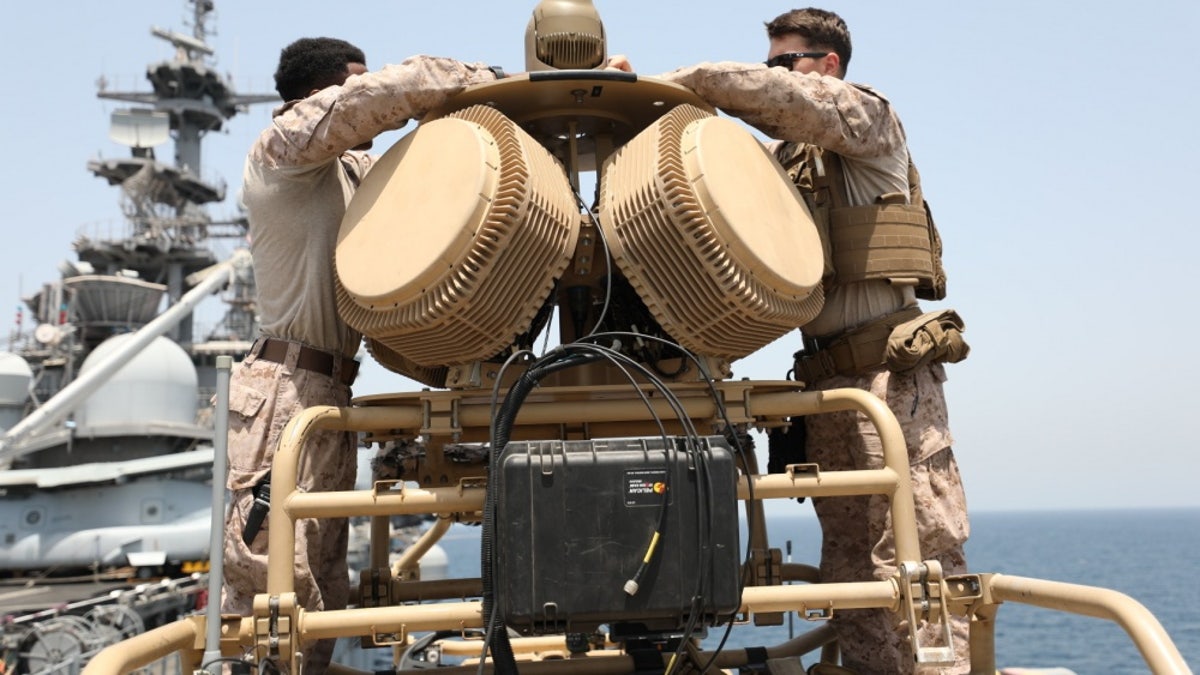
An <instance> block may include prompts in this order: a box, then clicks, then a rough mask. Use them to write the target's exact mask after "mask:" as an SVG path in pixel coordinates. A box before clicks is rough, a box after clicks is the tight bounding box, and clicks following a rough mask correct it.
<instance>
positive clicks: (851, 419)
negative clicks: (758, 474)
mask: <svg viewBox="0 0 1200 675" xmlns="http://www.w3.org/2000/svg"><path fill="white" fill-rule="evenodd" d="M945 379H946V376H945V371H944V369H943V367H942V365H940V364H933V365H929V366H923V367H920V368H917V369H915V370H914V371H911V372H908V373H903V374H898V373H892V372H889V371H887V370H885V369H880V370H877V371H872V372H869V373H866V374H864V375H861V376H834V377H831V378H827V379H825V380H821V381H820V382H817V383H815V385H816V386H813V387H811V389H813V390H824V389H835V388H858V389H865V390H867V391H870V392H871V393H873V394H875V395H876V396H878V397H879V398H880V399H882V400H883V401H884V402H885V403H887V405H888V407H889V408H890V409H891V411H892V413H893V414H895V416H896V418H897V420H898V421H899V422H900V427H901V429H902V430H903V432H904V439H905V442H906V445H907V446H908V458H909V464H910V467H911V476H912V486H913V498H914V500H915V502H916V518H917V535H918V538H919V544H920V548H921V555H922V557H923V558H925V559H926V560H929V559H933V560H937V561H939V562H940V563H941V565H942V570H943V572H944V574H947V575H950V574H962V573H965V572H966V571H967V561H966V556H965V554H964V552H963V544H964V543H965V542H966V540H967V536H968V535H969V534H970V525H969V523H968V521H967V504H966V496H965V494H964V492H963V486H962V479H961V477H960V475H959V472H958V464H957V463H956V462H955V460H954V453H953V451H952V450H951V448H950V446H951V443H952V442H953V439H952V438H951V436H950V428H949V423H948V417H947V412H946V399H945V394H944V392H943V389H942V383H943V382H944V381H945ZM805 428H806V431H807V434H808V436H807V448H808V460H809V461H810V462H815V463H817V464H819V465H820V467H821V469H822V470H826V471H838V470H854V469H880V468H883V466H884V460H883V448H882V445H881V443H880V440H879V434H878V432H877V431H876V430H875V427H874V426H873V425H872V424H871V423H870V421H869V420H868V419H867V417H866V416H865V415H863V414H862V413H858V412H854V411H846V412H836V413H826V414H821V415H811V416H809V417H807V418H805ZM813 507H814V508H815V509H816V512H817V517H818V519H819V520H820V522H821V532H822V545H821V580H822V581H827V582H847V581H873V580H882V579H888V578H891V576H892V575H893V574H895V572H896V560H895V558H896V556H895V538H894V536H893V532H892V518H891V512H890V510H889V504H888V498H887V497H886V496H884V495H866V496H854V497H819V498H815V499H813ZM832 624H833V626H834V629H835V630H836V632H837V635H838V642H839V644H840V646H841V651H842V663H843V665H845V666H846V667H847V668H849V669H851V670H852V671H854V672H855V673H858V674H859V675H866V674H868V673H889V674H890V673H913V672H921V673H955V674H957V673H967V672H969V671H970V657H969V652H968V648H967V647H968V645H967V639H968V626H969V622H968V621H967V620H966V619H965V618H961V617H953V618H952V625H951V628H952V633H953V636H954V646H955V653H956V662H955V665H954V667H952V668H923V669H920V670H914V663H913V657H912V650H911V648H910V647H909V644H908V639H907V636H908V625H907V621H903V622H902V621H899V619H898V618H896V616H895V615H894V614H892V613H890V612H888V611H886V610H883V609H877V610H845V611H839V612H836V613H835V614H834V617H833V619H832ZM939 628H940V627H939V626H932V625H929V624H926V623H924V622H923V623H922V626H921V628H920V636H921V644H922V645H942V644H943V641H942V640H941V639H940V638H939V637H938V635H939V630H938V629H939Z"/></svg>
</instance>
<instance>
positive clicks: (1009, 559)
mask: <svg viewBox="0 0 1200 675" xmlns="http://www.w3.org/2000/svg"><path fill="white" fill-rule="evenodd" d="M796 512H797V514H798V515H796V516H793V517H780V516H779V515H773V516H771V517H770V518H769V519H768V537H769V538H770V542H771V545H772V546H774V547H778V548H781V549H783V548H785V545H786V542H787V541H789V540H790V541H791V542H792V557H791V559H792V561H793V562H803V563H810V564H816V562H817V560H818V556H819V551H820V528H819V526H818V524H817V521H816V519H815V517H813V516H812V515H811V513H812V510H811V507H810V506H809V505H808V504H804V505H798V506H796ZM971 528H972V534H971V540H970V541H969V542H968V543H967V556H968V565H969V567H970V569H971V571H972V572H977V573H985V572H996V573H1001V574H1009V575H1014V576H1024V577H1034V578H1039V579H1048V580H1052V581H1063V582H1068V583H1075V584H1084V585H1090V586H1100V587H1104V588H1111V589H1114V590H1117V591H1120V592H1122V593H1125V594H1127V595H1129V596H1131V597H1132V598H1134V599H1135V600H1137V601H1138V602H1140V603H1142V604H1143V605H1145V606H1146V607H1147V608H1148V609H1149V610H1150V611H1151V612H1152V613H1153V614H1154V615H1155V616H1156V617H1157V618H1158V620H1159V621H1160V622H1161V623H1162V625H1163V627H1164V628H1165V629H1166V631H1167V633H1168V634H1169V635H1170V636H1171V638H1172V640H1173V641H1174V642H1175V645H1176V646H1177V647H1178V648H1179V651H1180V652H1181V653H1182V654H1183V657H1184V660H1185V661H1187V663H1188V665H1189V666H1190V667H1191V669H1192V670H1193V671H1198V672H1200V509H1178V510H1124V511H1064V512H1011V513H998V512H997V513H979V514H973V515H972V518H971ZM442 547H443V548H444V549H445V551H446V553H447V556H448V558H449V563H450V574H451V575H452V576H477V575H478V573H479V528H478V527H466V526H455V527H454V528H452V529H451V530H450V532H449V533H448V534H447V537H446V538H445V539H444V540H443V542H442ZM810 627H811V626H810V625H809V624H808V622H805V621H801V620H798V619H797V620H795V621H793V624H792V630H793V631H794V632H795V633H796V634H799V633H800V632H803V631H805V630H808V629H809V628H810ZM721 631H723V629H721ZM788 635H789V627H788V625H787V624H786V623H785V624H784V625H783V626H778V627H763V628H751V627H740V626H739V627H735V628H734V630H733V633H732V635H731V636H730V639H729V642H728V643H727V644H728V646H732V647H746V646H756V645H759V646H763V645H771V644H777V643H779V642H782V641H784V640H786V639H787V638H788ZM719 637H720V632H719V631H718V630H713V631H712V632H711V634H710V637H709V638H708V639H707V640H706V641H705V646H706V647H713V646H715V645H716V642H717V641H718V638H719ZM996 653H997V665H999V666H1001V667H1013V666H1022V667H1052V666H1059V667H1066V668H1070V669H1071V670H1073V671H1074V672H1075V673H1077V674H1078V675H1125V674H1133V673H1146V672H1149V671H1148V669H1147V667H1146V666H1145V663H1144V661H1143V660H1142V658H1141V656H1140V654H1139V653H1138V651H1137V649H1136V647H1134V645H1133V642H1132V641H1131V640H1130V639H1129V637H1128V636H1127V635H1126V634H1125V632H1124V631H1123V630H1122V629H1121V628H1120V627H1119V626H1118V625H1117V624H1115V623H1112V622H1109V621H1105V620H1102V619H1095V618H1091V617H1083V616H1076V615H1071V614H1065V613H1062V612H1056V611H1052V610H1047V609H1041V608H1037V607H1030V606H1023V605H1016V604H1011V603H1009V604H1005V605H1004V606H1002V607H1001V608H1000V611H999V615H998V619H997V627H996ZM805 663H806V664H807V663H808V661H806V662H805Z"/></svg>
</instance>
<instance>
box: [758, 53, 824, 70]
mask: <svg viewBox="0 0 1200 675" xmlns="http://www.w3.org/2000/svg"><path fill="white" fill-rule="evenodd" d="M826 56H829V52H788V53H786V54H779V55H778V56H772V57H771V58H769V59H767V60H766V61H763V63H765V64H766V65H767V67H768V68H774V67H776V66H783V67H784V68H787V69H788V70H791V69H792V64H793V63H795V62H796V61H797V59H823V58H825V57H826Z"/></svg>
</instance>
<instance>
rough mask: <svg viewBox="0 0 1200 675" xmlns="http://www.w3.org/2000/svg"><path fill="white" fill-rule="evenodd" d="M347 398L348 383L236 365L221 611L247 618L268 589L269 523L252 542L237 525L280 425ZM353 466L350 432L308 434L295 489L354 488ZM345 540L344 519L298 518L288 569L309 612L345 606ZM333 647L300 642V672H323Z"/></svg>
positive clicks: (250, 362)
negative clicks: (245, 539)
mask: <svg viewBox="0 0 1200 675" xmlns="http://www.w3.org/2000/svg"><path fill="white" fill-rule="evenodd" d="M292 358H293V360H292V363H294V357H292ZM349 402H350V388H349V387H347V386H345V385H343V384H339V383H337V382H335V381H334V380H333V379H332V378H330V377H328V376H325V375H321V374H318V373H313V372H310V371H307V370H302V369H295V368H293V367H290V366H289V365H288V364H286V363H285V364H278V363H271V362H268V361H263V360H261V359H256V358H255V357H254V356H248V357H246V359H245V360H244V361H243V362H242V363H240V364H239V365H238V366H237V367H236V368H235V369H234V372H233V375H232V377H231V381H230V401H229V408H230V411H229V450H228V454H229V477H228V480H227V482H226V486H227V487H228V488H229V490H230V493H231V495H232V502H231V504H230V507H229V510H228V511H227V512H226V517H225V558H224V566H225V567H224V571H225V578H224V585H223V588H222V602H221V610H222V611H223V612H227V613H233V614H241V615H243V616H247V615H249V614H250V613H251V610H252V609H253V601H254V596H255V594H257V593H263V592H265V591H266V588H267V539H268V535H267V530H268V528H267V522H266V521H264V522H263V527H262V529H261V530H259V532H258V534H257V535H256V536H255V538H254V539H253V540H252V541H251V543H250V545H249V546H247V545H246V544H245V543H244V542H243V541H242V530H243V526H244V525H245V523H246V516H247V514H248V513H249V510H250V506H251V504H252V502H253V499H254V497H253V493H252V489H253V488H254V486H255V485H256V484H257V483H258V482H259V481H260V480H261V479H262V478H263V477H264V476H265V475H266V473H267V472H268V471H269V470H270V468H271V461H272V459H273V458H274V455H275V447H276V445H277V444H278V443H279V437H280V434H281V433H282V431H283V429H284V426H285V425H286V424H287V423H288V421H289V420H291V419H292V417H294V416H295V415H297V414H298V413H300V412H301V411H302V410H304V409H305V408H308V407H311V406H316V405H335V406H345V405H348V404H349ZM356 469H357V439H356V437H355V435H354V434H353V433H347V432H335V431H319V432H316V433H313V434H310V435H309V437H308V442H307V443H306V444H305V446H304V447H303V448H302V449H301V452H300V464H299V472H298V477H297V483H298V487H299V488H300V489H301V490H304V491H324V490H349V489H351V488H353V487H354V478H355V473H356ZM272 487H274V488H276V489H280V488H281V487H282V486H276V485H273V486H272ZM348 538H349V530H348V523H347V521H346V519H344V518H335V519H321V520H316V519H301V520H298V521H297V522H296V548H295V562H294V564H293V574H294V578H295V591H296V599H297V602H298V603H299V604H300V606H302V607H304V608H305V609H306V610H332V609H344V608H345V607H346V603H347V601H348V600H349V595H350V579H349V571H348V569H347V566H346V545H347V541H348ZM333 647H334V640H320V641H316V642H314V643H309V644H306V645H304V646H303V652H304V672H305V673H323V672H325V669H326V667H327V666H328V664H329V661H330V658H331V656H332V654H333ZM287 658H288V656H287V655H281V659H283V660H284V664H281V665H286V661H287Z"/></svg>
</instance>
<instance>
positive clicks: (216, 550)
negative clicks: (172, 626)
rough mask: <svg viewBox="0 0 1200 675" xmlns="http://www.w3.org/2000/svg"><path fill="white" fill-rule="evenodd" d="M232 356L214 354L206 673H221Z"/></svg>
mask: <svg viewBox="0 0 1200 675" xmlns="http://www.w3.org/2000/svg"><path fill="white" fill-rule="evenodd" d="M232 367H233V357H231V356H218V357H217V404H216V410H215V411H214V415H213V419H214V424H213V477H212V531H211V532H210V533H209V537H208V561H209V564H208V607H207V608H206V609H205V622H204V625H205V629H206V630H205V637H204V657H203V658H202V659H201V660H200V663H202V664H208V672H210V673H213V675H219V674H220V673H221V580H222V579H223V578H224V576H225V565H224V557H225V471H226V465H227V464H228V461H229V460H228V457H227V456H226V454H225V450H226V446H227V445H228V440H229V371H230V370H231V369H232Z"/></svg>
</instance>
